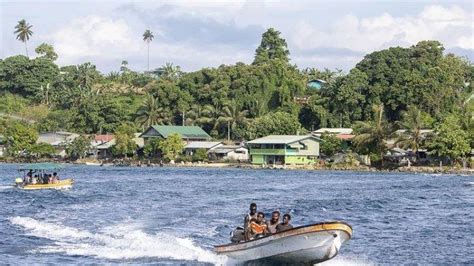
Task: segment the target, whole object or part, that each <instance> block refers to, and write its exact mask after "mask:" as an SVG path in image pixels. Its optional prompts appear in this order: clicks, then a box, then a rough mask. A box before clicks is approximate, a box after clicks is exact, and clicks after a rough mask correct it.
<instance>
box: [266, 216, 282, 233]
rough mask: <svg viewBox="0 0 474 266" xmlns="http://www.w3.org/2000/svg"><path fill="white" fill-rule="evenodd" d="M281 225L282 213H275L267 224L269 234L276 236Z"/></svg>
mask: <svg viewBox="0 0 474 266" xmlns="http://www.w3.org/2000/svg"><path fill="white" fill-rule="evenodd" d="M279 223H280V212H279V211H273V212H272V219H271V220H270V221H268V222H267V233H268V234H274V233H276V232H277V231H276V227H277V226H278V224H279Z"/></svg>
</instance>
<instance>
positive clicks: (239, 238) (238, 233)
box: [230, 226, 245, 243]
mask: <svg viewBox="0 0 474 266" xmlns="http://www.w3.org/2000/svg"><path fill="white" fill-rule="evenodd" d="M243 241H245V233H244V228H243V227H240V226H239V227H237V228H235V229H234V231H232V232H230V242H232V243H239V242H243Z"/></svg>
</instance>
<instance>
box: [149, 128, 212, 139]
mask: <svg viewBox="0 0 474 266" xmlns="http://www.w3.org/2000/svg"><path fill="white" fill-rule="evenodd" d="M152 127H153V128H154V129H155V130H156V131H157V132H158V133H159V134H160V135H161V136H163V137H164V138H167V137H168V136H169V135H171V134H175V133H177V134H179V135H181V136H182V138H185V139H210V138H211V136H209V135H208V134H207V133H206V132H205V131H204V130H202V128H200V127H198V126H160V125H156V126H152Z"/></svg>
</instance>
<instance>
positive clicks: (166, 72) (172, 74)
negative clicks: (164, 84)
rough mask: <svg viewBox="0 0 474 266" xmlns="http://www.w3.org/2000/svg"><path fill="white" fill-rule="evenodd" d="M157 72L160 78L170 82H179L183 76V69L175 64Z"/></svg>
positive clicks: (166, 65)
mask: <svg viewBox="0 0 474 266" xmlns="http://www.w3.org/2000/svg"><path fill="white" fill-rule="evenodd" d="M156 71H157V72H158V73H159V77H160V78H162V79H165V80H168V81H178V80H179V78H180V77H181V76H182V75H183V72H182V71H181V67H180V66H175V65H173V63H166V64H165V65H164V66H162V67H160V68H159V69H157V70H156Z"/></svg>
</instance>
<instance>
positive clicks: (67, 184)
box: [17, 178, 74, 190]
mask: <svg viewBox="0 0 474 266" xmlns="http://www.w3.org/2000/svg"><path fill="white" fill-rule="evenodd" d="M72 184H74V179H72V178H70V179H64V180H59V182H57V183H54V184H27V185H23V184H18V185H17V187H19V188H21V189H24V190H38V189H68V188H71V187H72Z"/></svg>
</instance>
